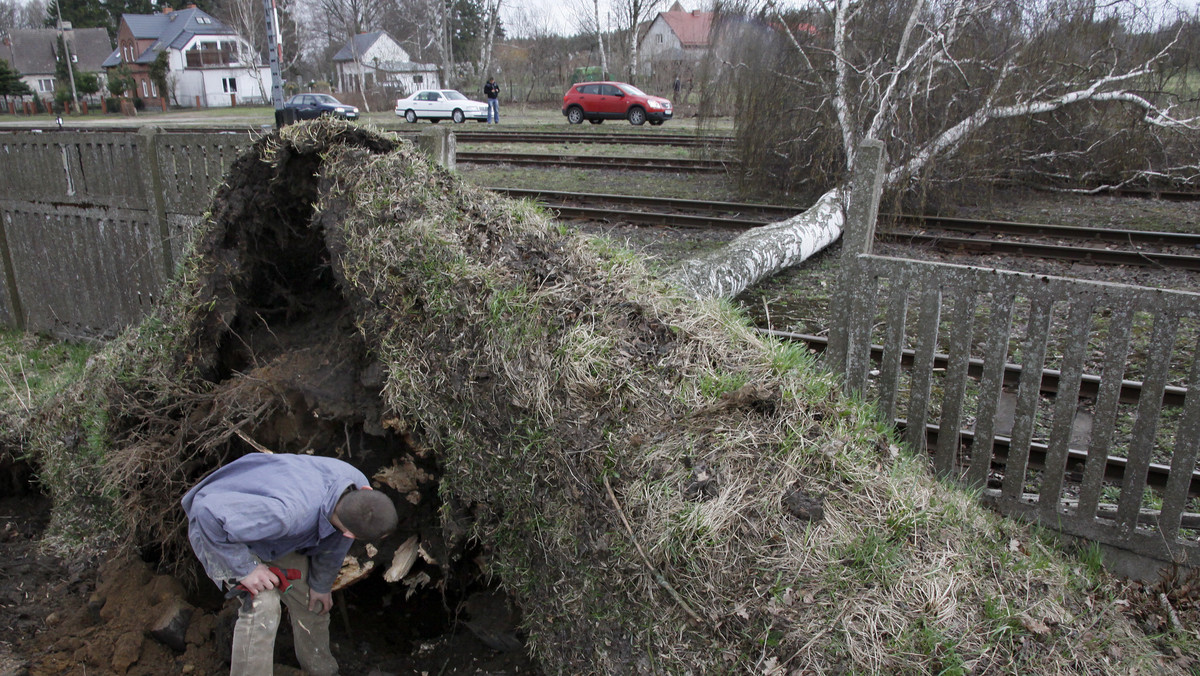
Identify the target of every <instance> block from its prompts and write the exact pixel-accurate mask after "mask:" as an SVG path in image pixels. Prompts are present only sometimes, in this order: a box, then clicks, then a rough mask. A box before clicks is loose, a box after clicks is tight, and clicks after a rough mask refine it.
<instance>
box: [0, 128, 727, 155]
mask: <svg viewBox="0 0 1200 676" xmlns="http://www.w3.org/2000/svg"><path fill="white" fill-rule="evenodd" d="M274 128H275V127H274V125H273V124H262V125H258V126H255V125H245V126H242V125H231V126H228V127H213V126H203V127H201V126H196V127H189V126H163V127H159V129H161V130H162V131H163V132H164V133H168V134H171V133H176V134H231V133H237V134H241V133H247V132H253V133H264V132H270V131H274ZM383 128H384V129H387V130H388V131H392V132H395V133H397V134H400V135H402V136H417V135H419V134H420V133H421V130H420V129H419V128H417V127H415V126H398V125H384V126H383ZM34 129H38V130H40V131H42V132H44V133H49V132H58V131H63V132H72V133H81V132H89V133H90V132H96V133H104V132H110V133H132V132H137V131H138V130H139V129H141V127H138V126H132V125H105V126H103V127H99V126H80V125H66V124H64V125H63V126H62V128H61V129H60V128H59V127H58V125H57V124H55V123H54V122H49V123H48V124H46V125H44V126H41V127H17V126H3V125H0V133H17V132H28V131H33V130H34ZM452 130H453V131H454V136H455V138H456V139H457V140H458V141H459V142H462V143H586V144H595V145H632V146H673V147H676V148H714V149H723V148H727V147H728V146H729V145H730V144H731V143H732V142H733V139H732V138H731V137H728V136H690V135H686V134H628V133H596V134H593V133H587V132H578V133H571V132H555V131H550V132H544V131H465V130H459V129H455V128H452Z"/></svg>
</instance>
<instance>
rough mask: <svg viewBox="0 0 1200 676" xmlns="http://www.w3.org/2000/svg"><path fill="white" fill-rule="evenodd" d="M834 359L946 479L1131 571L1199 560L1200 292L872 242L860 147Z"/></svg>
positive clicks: (870, 200) (865, 158)
mask: <svg viewBox="0 0 1200 676" xmlns="http://www.w3.org/2000/svg"><path fill="white" fill-rule="evenodd" d="M861 157H862V162H861V164H860V173H859V174H858V175H857V176H856V177H855V186H854V191H853V195H852V197H851V204H850V209H849V212H848V217H847V226H846V227H847V230H846V233H845V236H844V237H845V242H844V253H843V261H842V262H843V265H842V271H841V274H842V277H841V280H840V282H839V290H838V292H837V293H838V294H839V298H838V300H837V301H836V302H835V303H833V304H832V306H833V307H839V308H845V312H844V313H842V314H841V315H840V316H838V317H835V318H834V320H835V324H834V326H833V327H832V329H831V335H830V343H829V350H828V353H827V355H828V358H829V359H830V361H831V363H832V364H833V365H834V367H835V368H838V369H840V370H842V371H843V372H844V373H845V374H846V380H847V386H848V387H849V388H850V389H852V390H856V391H858V392H861V393H862V394H863V395H865V396H867V397H870V398H872V399H873V400H874V401H876V402H878V406H879V409H880V413H881V415H882V416H884V417H885V419H888V420H893V421H895V423H896V424H897V426H898V427H899V428H901V429H902V430H903V434H904V436H905V440H906V441H907V442H908V443H909V444H910V445H911V446H912V447H914V448H916V449H918V450H922V451H926V452H927V453H928V454H929V456H930V458H931V462H932V467H933V470H934V471H935V472H936V473H937V474H938V475H940V476H942V477H944V478H946V479H948V480H952V481H958V482H961V483H963V484H966V485H968V486H971V487H974V488H976V489H977V490H979V491H980V492H981V495H982V498H983V500H984V501H985V502H987V503H989V504H991V505H993V506H994V507H996V508H997V509H998V510H999V511H1001V512H1002V513H1005V514H1008V515H1012V516H1017V517H1020V518H1024V519H1028V520H1031V521H1035V522H1038V523H1040V524H1042V525H1043V526H1046V527H1047V528H1050V529H1054V530H1058V531H1060V532H1063V533H1066V534H1069V535H1073V536H1079V537H1083V538H1086V539H1089V540H1092V541H1095V542H1099V543H1100V544H1101V545H1102V546H1103V547H1105V554H1106V559H1107V561H1108V563H1109V564H1110V566H1112V567H1114V568H1116V569H1117V570H1120V571H1121V572H1124V573H1126V574H1129V575H1133V576H1137V577H1149V576H1152V575H1153V574H1154V573H1155V572H1157V570H1158V569H1160V568H1161V567H1163V566H1165V565H1168V564H1172V563H1176V564H1183V565H1187V566H1196V565H1197V564H1200V475H1197V474H1196V472H1195V469H1196V456H1197V446H1198V442H1200V359H1198V358H1197V355H1198V353H1200V351H1198V350H1197V347H1198V341H1200V295H1198V294H1193V293H1184V292H1176V291H1167V290H1160V289H1148V288H1142V287H1133V286H1126V285H1121V284H1107V283H1100V282H1091V281H1086V280H1078V279H1064V278H1058V277H1048V276H1043V275H1031V274H1024V273H1018V272H1010V271H1003V270H993V269H985V268H978V267H966V266H960V265H947V264H940V263H929V262H923V261H915V260H907V259H901V258H893V257H886V256H878V255H874V254H872V251H871V249H872V247H871V243H872V240H873V234H874V227H875V220H876V215H877V209H878V198H879V175H880V174H879V173H878V172H879V171H881V170H882V168H883V165H884V164H885V163H884V161H883V146H882V145H881V144H877V143H871V142H869V143H868V144H866V145H865V146H864V148H863V150H862V152H861Z"/></svg>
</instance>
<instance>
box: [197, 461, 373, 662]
mask: <svg viewBox="0 0 1200 676" xmlns="http://www.w3.org/2000/svg"><path fill="white" fill-rule="evenodd" d="M183 511H184V512H186V513H187V517H188V539H189V540H190V541H191V543H192V550H193V551H195V552H196V557H197V558H199V559H200V563H201V564H202V565H203V566H204V570H205V572H206V573H208V576H209V577H210V578H212V580H213V582H216V583H217V585H218V586H221V587H224V588H229V589H231V590H232V589H235V588H240V589H241V590H244V592H245V594H244V599H243V602H242V607H241V609H240V610H239V611H238V619H237V625H236V626H235V627H234V632H233V657H232V660H231V662H230V672H229V673H230V674H231V676H259V675H269V674H271V671H272V668H273V664H274V652H275V632H276V630H277V629H278V628H279V615H280V600H281V599H282V601H283V603H284V604H286V605H287V607H288V615H289V616H290V617H291V621H292V629H293V633H294V634H295V642H296V658H297V659H298V660H299V661H300V666H301V667H303V668H304V671H305V672H306V673H309V674H312V675H313V676H329V675H331V674H336V673H337V670H338V665H337V660H335V659H334V657H333V654H332V653H331V652H330V651H329V609H330V608H331V607H332V606H333V592H332V591H331V590H332V588H333V582H334V580H335V579H336V578H337V574H338V571H339V570H340V569H341V566H342V560H343V559H344V558H345V557H346V553H347V552H348V551H349V550H350V545H352V544H354V540H355V538H358V539H361V540H376V539H379V538H382V537H384V536H386V535H388V534H389V533H391V532H392V531H393V530H394V529H395V528H396V522H397V516H396V507H395V505H394V504H392V501H391V499H390V498H388V497H387V496H386V495H384V494H383V493H380V492H377V491H373V490H371V487H370V485H369V484H368V482H367V477H366V476H365V475H364V474H363V473H362V472H360V471H358V470H357V469H355V468H354V467H353V466H352V465H349V464H347V463H345V462H342V461H341V460H336V459H334V458H324V457H320V456H312V455H293V454H288V453H253V454H251V455H246V456H243V457H241V458H238V459H237V460H235V461H233V462H231V463H229V464H228V465H226V466H224V467H221V468H220V469H218V470H216V471H215V472H213V473H212V474H210V475H208V476H207V477H206V478H205V479H204V480H203V481H201V482H200V483H198V484H196V486H195V487H193V488H192V490H190V491H188V492H187V495H185V496H183ZM272 568H275V569H278V570H282V571H287V570H289V569H294V570H298V571H299V572H300V578H299V579H298V580H288V579H280V577H279V576H278V575H276V574H275V573H273V572H271V569H272ZM285 577H286V576H285ZM289 583H290V584H289Z"/></svg>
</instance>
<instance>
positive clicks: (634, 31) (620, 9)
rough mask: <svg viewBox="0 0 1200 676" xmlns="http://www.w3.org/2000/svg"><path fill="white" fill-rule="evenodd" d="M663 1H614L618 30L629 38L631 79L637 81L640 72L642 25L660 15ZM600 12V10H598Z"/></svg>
mask: <svg viewBox="0 0 1200 676" xmlns="http://www.w3.org/2000/svg"><path fill="white" fill-rule="evenodd" d="M661 4H662V0H613V2H612V10H613V13H614V14H615V15H616V17H617V29H618V30H620V31H622V32H623V33H624V34H625V36H626V37H627V39H628V41H629V43H628V48H629V49H628V53H629V79H630V81H634V80H636V79H637V72H638V40H639V38H640V37H641V33H642V32H641V25H642V24H643V23H645V22H647V21H649V20H650V19H651V18H653V17H654V15H655V14H657V13H658V7H659V6H660V5H661ZM597 12H599V8H597Z"/></svg>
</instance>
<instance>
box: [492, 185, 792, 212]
mask: <svg viewBox="0 0 1200 676" xmlns="http://www.w3.org/2000/svg"><path fill="white" fill-rule="evenodd" d="M488 189H489V190H492V191H495V192H500V193H504V194H505V195H508V196H509V197H520V198H523V199H531V200H535V201H544V200H546V199H553V200H556V202H555V203H554V206H556V207H557V206H560V205H561V206H578V205H581V204H598V205H611V204H613V203H619V204H628V205H637V206H646V207H657V208H667V209H677V210H680V211H692V212H695V211H708V212H713V211H720V212H724V213H725V214H726V215H727V216H728V217H731V218H732V217H736V216H737V215H739V214H754V215H756V216H761V217H763V218H764V219H768V220H781V219H785V218H791V217H792V216H795V215H796V214H798V213H800V212H802V211H804V209H803V208H797V207H787V206H780V205H776V204H754V203H751V202H710V201H705V202H700V201H696V200H687V199H680V198H677V197H650V196H646V195H614V194H607V193H588V192H563V191H556V190H536V189H528V188H488ZM547 204H548V205H549V203H547ZM580 208H582V207H580Z"/></svg>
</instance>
